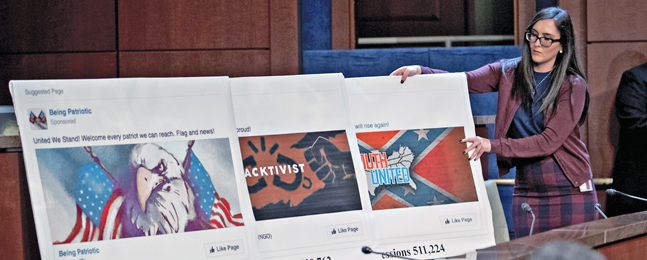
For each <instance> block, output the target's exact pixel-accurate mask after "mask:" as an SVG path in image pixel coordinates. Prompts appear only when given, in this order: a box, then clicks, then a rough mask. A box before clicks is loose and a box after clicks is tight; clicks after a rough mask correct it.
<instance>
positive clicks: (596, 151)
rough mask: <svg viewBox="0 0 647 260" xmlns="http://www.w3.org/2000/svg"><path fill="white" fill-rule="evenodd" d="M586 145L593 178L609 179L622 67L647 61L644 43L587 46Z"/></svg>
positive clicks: (646, 49)
mask: <svg viewBox="0 0 647 260" xmlns="http://www.w3.org/2000/svg"><path fill="white" fill-rule="evenodd" d="M587 53H588V71H587V74H588V75H589V81H588V83H589V91H590V94H591V103H590V106H589V116H588V131H589V143H588V148H589V152H590V155H591V167H592V168H593V177H594V178H608V177H610V176H611V171H612V169H613V159H614V156H615V151H616V148H617V147H616V146H617V144H618V121H617V119H616V116H615V109H614V104H615V95H616V90H617V89H618V84H619V83H620V77H621V76H622V73H623V72H624V71H625V70H628V69H630V68H632V67H634V66H637V65H639V64H642V63H645V62H647V42H635V43H591V44H589V45H588V50H587Z"/></svg>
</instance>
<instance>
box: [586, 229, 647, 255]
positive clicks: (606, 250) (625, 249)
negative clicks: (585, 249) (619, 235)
mask: <svg viewBox="0 0 647 260" xmlns="http://www.w3.org/2000/svg"><path fill="white" fill-rule="evenodd" d="M646 246H647V236H645V235H642V236H639V237H636V238H628V239H627V240H623V241H620V242H618V243H614V244H610V245H605V246H604V247H601V248H598V249H597V251H598V252H599V253H600V254H602V255H603V256H604V257H606V258H607V260H627V259H645V247H646Z"/></svg>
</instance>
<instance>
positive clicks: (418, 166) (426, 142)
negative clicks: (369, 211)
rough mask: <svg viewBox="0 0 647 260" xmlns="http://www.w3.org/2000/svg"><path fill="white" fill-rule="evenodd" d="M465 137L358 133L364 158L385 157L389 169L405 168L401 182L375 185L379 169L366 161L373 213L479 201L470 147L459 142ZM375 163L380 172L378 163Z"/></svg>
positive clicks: (440, 131) (444, 131)
mask: <svg viewBox="0 0 647 260" xmlns="http://www.w3.org/2000/svg"><path fill="white" fill-rule="evenodd" d="M464 137H465V134H464V129H463V127H453V128H434V129H415V130H400V131H383V132H369V133H357V139H358V145H359V148H360V153H361V154H362V155H363V156H362V157H363V158H370V157H371V156H370V155H371V154H373V156H374V157H377V158H378V159H379V158H381V156H386V158H385V159H386V160H385V161H386V163H385V164H388V168H397V169H402V168H406V169H404V170H401V171H400V172H402V174H403V175H398V176H399V177H397V178H399V181H392V182H391V183H389V184H384V181H383V180H382V182H379V181H375V180H374V178H376V177H378V176H377V171H375V170H373V171H371V168H372V167H374V166H376V165H371V161H370V160H369V161H367V160H364V163H363V165H364V169H365V172H366V175H367V182H368V187H369V195H370V198H371V204H372V207H373V209H374V210H380V209H393V208H405V207H419V206H433V205H441V204H451V203H461V202H469V201H477V200H478V199H477V195H476V188H475V184H474V179H473V177H472V170H471V168H470V165H469V161H468V158H467V156H466V155H463V153H462V151H463V150H464V149H465V148H466V147H465V144H461V143H459V140H460V139H463V138H464ZM376 154H378V155H377V156H375V155H376ZM373 163H374V164H375V163H378V164H377V167H381V166H380V164H379V161H377V162H373ZM407 170H408V174H409V175H408V176H407V175H406V172H407ZM400 172H399V173H400ZM371 174H373V175H371ZM407 177H410V179H409V180H407ZM401 181H408V182H406V183H401ZM394 182H395V184H394ZM374 183H380V184H377V185H375V184H374Z"/></svg>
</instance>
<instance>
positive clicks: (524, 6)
mask: <svg viewBox="0 0 647 260" xmlns="http://www.w3.org/2000/svg"><path fill="white" fill-rule="evenodd" d="M535 6H536V3H535V0H515V1H514V12H515V14H514V39H515V42H514V44H515V45H520V44H522V43H523V42H524V40H523V37H524V32H525V31H526V27H528V23H529V22H530V20H532V17H533V16H535V8H536V7H535Z"/></svg>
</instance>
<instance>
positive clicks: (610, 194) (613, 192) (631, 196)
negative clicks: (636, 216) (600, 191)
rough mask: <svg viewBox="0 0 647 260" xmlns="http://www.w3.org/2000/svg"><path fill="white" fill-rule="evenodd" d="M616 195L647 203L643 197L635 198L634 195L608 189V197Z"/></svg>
mask: <svg viewBox="0 0 647 260" xmlns="http://www.w3.org/2000/svg"><path fill="white" fill-rule="evenodd" d="M616 194H620V195H622V196H626V197H629V198H632V199H636V200H641V201H647V199H643V198H641V197H636V196H633V195H629V194H627V193H624V192H620V191H617V190H614V189H607V195H609V196H615V195H616Z"/></svg>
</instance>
